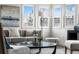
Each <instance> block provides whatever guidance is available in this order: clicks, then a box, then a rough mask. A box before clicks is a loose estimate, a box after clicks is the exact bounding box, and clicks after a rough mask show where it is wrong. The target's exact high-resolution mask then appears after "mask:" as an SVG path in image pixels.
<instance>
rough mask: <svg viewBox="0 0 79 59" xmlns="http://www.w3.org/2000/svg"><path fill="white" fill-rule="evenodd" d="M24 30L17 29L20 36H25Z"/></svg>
mask: <svg viewBox="0 0 79 59" xmlns="http://www.w3.org/2000/svg"><path fill="white" fill-rule="evenodd" d="M26 32H27V31H26V30H19V33H20V36H21V37H26Z"/></svg>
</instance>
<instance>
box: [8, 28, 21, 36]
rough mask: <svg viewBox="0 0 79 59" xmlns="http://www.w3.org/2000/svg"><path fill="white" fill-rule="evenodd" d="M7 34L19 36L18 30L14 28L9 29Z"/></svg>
mask: <svg viewBox="0 0 79 59" xmlns="http://www.w3.org/2000/svg"><path fill="white" fill-rule="evenodd" d="M9 36H10V37H19V36H20V35H19V30H18V29H16V28H11V29H9Z"/></svg>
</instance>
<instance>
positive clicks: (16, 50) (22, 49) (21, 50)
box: [3, 30, 41, 54]
mask: <svg viewBox="0 0 79 59" xmlns="http://www.w3.org/2000/svg"><path fill="white" fill-rule="evenodd" d="M18 31H19V34H20V36H21V37H27V36H33V31H31V32H28V31H26V30H18ZM36 33H37V34H39V35H38V36H41V31H36ZM3 34H4V36H5V37H9V30H4V32H3ZM29 40H33V39H27V40H26V39H11V41H10V39H7V42H8V43H11V44H12V43H13V44H17V43H20V42H24V41H29ZM10 46H11V47H13V49H7V53H8V54H30V53H31V52H30V49H29V48H28V47H26V46H18V45H10Z"/></svg>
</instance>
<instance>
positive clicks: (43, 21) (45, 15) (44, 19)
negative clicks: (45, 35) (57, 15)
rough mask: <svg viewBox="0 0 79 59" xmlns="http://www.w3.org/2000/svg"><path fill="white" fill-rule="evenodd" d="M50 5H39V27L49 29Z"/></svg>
mask: <svg viewBox="0 0 79 59" xmlns="http://www.w3.org/2000/svg"><path fill="white" fill-rule="evenodd" d="M49 8H50V6H49V5H39V10H38V19H39V21H38V22H39V27H41V26H42V27H43V28H48V27H49V12H50V11H49Z"/></svg>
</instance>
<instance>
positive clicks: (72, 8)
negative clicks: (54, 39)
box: [64, 4, 76, 27]
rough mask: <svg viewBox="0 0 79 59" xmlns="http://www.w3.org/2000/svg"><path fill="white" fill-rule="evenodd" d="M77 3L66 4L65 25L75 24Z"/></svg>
mask: <svg viewBox="0 0 79 59" xmlns="http://www.w3.org/2000/svg"><path fill="white" fill-rule="evenodd" d="M75 15H76V5H74V4H70V5H65V17H64V26H65V27H72V26H74V25H75Z"/></svg>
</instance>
